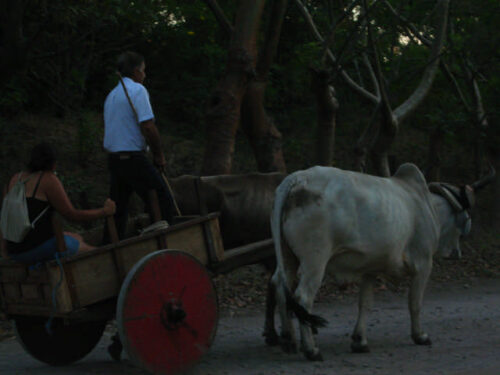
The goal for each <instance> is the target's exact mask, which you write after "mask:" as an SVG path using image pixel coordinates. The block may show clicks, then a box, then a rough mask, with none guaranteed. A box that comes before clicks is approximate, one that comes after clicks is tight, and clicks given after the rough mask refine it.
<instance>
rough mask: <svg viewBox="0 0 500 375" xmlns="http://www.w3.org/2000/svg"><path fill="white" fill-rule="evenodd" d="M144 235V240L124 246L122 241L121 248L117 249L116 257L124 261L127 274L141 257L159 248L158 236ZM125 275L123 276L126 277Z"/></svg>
mask: <svg viewBox="0 0 500 375" xmlns="http://www.w3.org/2000/svg"><path fill="white" fill-rule="evenodd" d="M144 237H145V239H144V241H140V242H131V243H128V244H126V245H123V246H122V245H121V243H120V248H119V249H117V250H118V251H117V254H116V255H117V256H116V258H117V260H118V261H120V262H121V263H122V265H123V270H124V271H125V275H126V274H127V273H128V272H129V271H130V269H131V268H132V267H133V266H134V264H136V263H137V262H138V261H139V259H141V258H142V257H144V256H146V255H148V254H150V253H152V252H154V251H156V250H158V244H157V242H156V237H151V236H148V237H146V236H144ZM125 275H124V276H123V277H125Z"/></svg>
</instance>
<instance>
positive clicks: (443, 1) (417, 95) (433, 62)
mask: <svg viewBox="0 0 500 375" xmlns="http://www.w3.org/2000/svg"><path fill="white" fill-rule="evenodd" d="M438 5H439V7H438V9H440V11H441V12H440V13H441V18H440V21H439V23H438V27H437V28H436V30H437V31H438V35H437V36H436V38H435V39H434V42H433V44H432V49H431V55H430V57H429V64H428V65H427V68H426V69H425V72H424V74H423V76H422V79H421V81H420V83H419V85H418V87H417V88H416V89H415V91H414V92H413V94H412V95H411V96H410V97H409V98H408V99H407V100H406V101H405V102H404V103H403V104H401V105H400V106H399V107H397V108H396V109H395V110H394V117H395V118H396V120H397V121H398V122H401V121H402V120H403V119H404V118H405V117H407V116H408V115H409V114H410V113H411V112H412V111H413V110H415V108H417V106H418V105H419V104H420V103H421V102H422V101H423V99H424V98H425V96H426V95H427V93H428V92H429V89H430V88H431V86H432V83H433V81H434V78H435V76H436V72H437V67H438V65H439V60H440V58H439V56H440V52H441V49H442V48H443V44H444V39H445V35H446V25H447V21H448V7H449V0H438Z"/></svg>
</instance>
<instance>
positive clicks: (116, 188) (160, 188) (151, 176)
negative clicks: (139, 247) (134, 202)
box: [108, 152, 174, 239]
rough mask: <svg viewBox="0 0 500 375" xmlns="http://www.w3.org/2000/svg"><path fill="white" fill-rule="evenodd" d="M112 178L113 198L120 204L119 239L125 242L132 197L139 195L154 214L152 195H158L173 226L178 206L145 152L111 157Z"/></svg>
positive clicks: (118, 207)
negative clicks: (134, 194) (154, 193)
mask: <svg viewBox="0 0 500 375" xmlns="http://www.w3.org/2000/svg"><path fill="white" fill-rule="evenodd" d="M108 168H109V172H110V177H111V183H110V198H111V199H112V200H114V201H115V202H116V213H115V221H116V228H117V231H118V236H119V237H120V239H123V238H124V236H125V232H126V229H127V219H128V203H129V199H130V195H131V194H132V193H133V192H136V193H137V194H138V195H139V196H140V197H141V198H142V200H143V201H144V204H145V206H146V210H147V211H148V212H149V213H150V214H151V204H150V200H149V191H150V190H152V189H154V190H156V192H157V194H158V203H159V206H160V212H161V217H162V219H163V220H167V221H168V223H169V224H172V219H173V216H174V203H173V198H172V196H171V195H170V192H169V190H168V187H167V185H166V183H165V181H164V180H163V178H162V176H161V174H160V173H159V171H158V169H157V168H155V167H154V165H153V164H152V163H151V161H149V159H148V158H147V156H146V154H145V153H144V152H117V153H111V154H109V155H108Z"/></svg>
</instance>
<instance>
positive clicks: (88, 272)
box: [64, 251, 120, 309]
mask: <svg viewBox="0 0 500 375" xmlns="http://www.w3.org/2000/svg"><path fill="white" fill-rule="evenodd" d="M64 267H65V270H66V275H67V281H68V288H69V290H70V291H73V298H72V305H73V309H76V308H78V307H84V306H87V305H90V304H93V303H95V302H99V301H102V300H104V299H107V298H111V297H114V296H116V295H117V294H118V292H119V290H120V281H119V278H118V276H117V271H116V267H115V261H114V258H113V253H112V252H111V251H108V252H106V253H100V254H96V255H95V256H93V257H89V258H84V259H81V260H80V261H78V262H70V263H66V264H65V265H64Z"/></svg>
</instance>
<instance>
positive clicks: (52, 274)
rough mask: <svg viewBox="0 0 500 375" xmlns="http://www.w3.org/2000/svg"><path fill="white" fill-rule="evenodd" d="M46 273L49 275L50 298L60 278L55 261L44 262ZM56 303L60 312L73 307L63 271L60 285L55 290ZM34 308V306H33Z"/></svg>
mask: <svg viewBox="0 0 500 375" xmlns="http://www.w3.org/2000/svg"><path fill="white" fill-rule="evenodd" d="M45 266H46V269H47V274H48V277H49V287H50V296H51V298H50V300H52V291H53V290H54V288H55V287H56V286H57V285H58V283H59V281H60V278H61V270H60V268H59V266H58V264H57V263H55V264H54V263H53V262H50V263H45ZM56 303H57V310H58V311H59V312H60V313H67V312H69V311H71V310H72V309H73V303H72V301H71V293H70V291H69V287H68V283H67V282H66V277H65V275H64V272H63V277H62V281H61V285H60V286H59V287H58V288H57V291H56ZM33 308H35V306H33Z"/></svg>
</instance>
